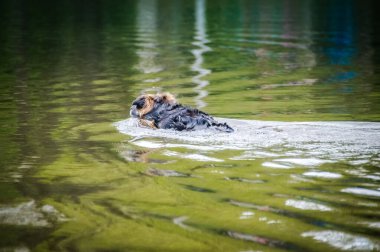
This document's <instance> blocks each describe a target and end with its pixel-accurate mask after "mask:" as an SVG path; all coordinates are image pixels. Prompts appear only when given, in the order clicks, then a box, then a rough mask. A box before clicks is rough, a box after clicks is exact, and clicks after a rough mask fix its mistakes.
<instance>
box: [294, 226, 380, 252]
mask: <svg viewBox="0 0 380 252" xmlns="http://www.w3.org/2000/svg"><path fill="white" fill-rule="evenodd" d="M301 236H302V237H312V238H313V239H314V240H317V241H320V242H324V243H327V244H329V245H330V246H332V247H335V248H338V249H342V250H355V251H356V250H360V251H372V250H378V249H380V245H379V244H377V243H374V242H372V241H371V240H369V239H367V238H365V237H361V236H355V235H351V234H347V233H344V232H339V231H333V230H326V231H310V232H305V233H303V234H302V235H301Z"/></svg>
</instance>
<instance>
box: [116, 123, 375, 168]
mask: <svg viewBox="0 0 380 252" xmlns="http://www.w3.org/2000/svg"><path fill="white" fill-rule="evenodd" d="M217 120H218V121H221V122H227V123H228V124H229V125H231V126H232V127H233V128H234V129H235V132H234V133H222V132H217V131H213V130H201V131H190V132H178V131H173V130H162V129H159V130H152V129H148V128H141V127H139V126H138V125H137V123H136V121H135V120H134V119H127V120H124V121H120V122H117V123H116V124H115V126H116V127H117V129H118V130H119V131H120V132H122V133H124V134H127V135H130V136H132V137H137V138H136V139H137V140H135V141H133V142H132V143H133V144H135V145H138V146H141V147H145V148H179V147H180V148H185V149H188V150H192V151H195V153H198V152H200V151H202V153H203V154H204V153H205V152H215V151H219V150H241V154H239V155H237V156H233V157H229V159H232V160H252V159H256V158H271V157H272V158H273V160H271V163H268V166H271V165H272V166H273V165H276V166H278V167H279V166H281V167H280V168H292V167H299V166H309V167H314V166H319V165H321V164H325V163H334V162H337V161H350V162H352V161H354V160H360V165H363V164H371V165H374V166H380V162H379V160H380V157H379V156H380V152H379V150H380V123H377V122H273V121H253V120H237V119H224V118H218V119H217ZM261 154H262V155H261ZM279 157H282V158H279Z"/></svg>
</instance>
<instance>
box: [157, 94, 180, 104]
mask: <svg viewBox="0 0 380 252" xmlns="http://www.w3.org/2000/svg"><path fill="white" fill-rule="evenodd" d="M159 96H160V97H161V99H160V101H162V102H164V103H176V102H177V101H176V99H175V97H174V95H172V94H170V93H163V94H160V95H159Z"/></svg>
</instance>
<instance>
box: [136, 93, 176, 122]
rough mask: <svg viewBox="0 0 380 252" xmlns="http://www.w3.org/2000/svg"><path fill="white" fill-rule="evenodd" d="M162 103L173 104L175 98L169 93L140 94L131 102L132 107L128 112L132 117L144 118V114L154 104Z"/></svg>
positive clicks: (153, 106) (151, 108)
mask: <svg viewBox="0 0 380 252" xmlns="http://www.w3.org/2000/svg"><path fill="white" fill-rule="evenodd" d="M164 103H168V104H175V103H176V99H175V98H174V96H173V95H172V94H169V93H163V94H156V95H153V94H145V95H141V96H139V97H137V99H136V100H134V101H133V102H132V107H131V110H130V112H129V113H130V115H131V116H132V117H135V118H139V119H144V117H145V115H146V114H148V113H149V112H151V111H152V110H153V109H154V108H155V107H156V106H159V105H162V104H164Z"/></svg>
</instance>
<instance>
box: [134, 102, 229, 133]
mask: <svg viewBox="0 0 380 252" xmlns="http://www.w3.org/2000/svg"><path fill="white" fill-rule="evenodd" d="M143 103H144V101H143V100H142V99H137V100H135V101H134V102H133V104H132V105H133V106H132V108H131V115H132V116H134V117H138V116H136V114H137V113H136V112H135V113H134V112H133V111H132V110H133V109H134V106H135V109H136V108H137V109H138V108H139V107H142V106H143ZM141 119H145V120H149V121H153V122H154V126H155V127H156V128H160V129H174V130H178V131H183V130H186V131H189V130H201V129H206V128H212V129H216V130H219V131H222V132H233V131H234V130H233V129H232V128H231V127H230V126H229V125H227V123H219V122H217V121H216V120H214V118H212V117H211V116H210V115H208V114H207V113H204V112H202V111H200V110H198V109H194V108H190V107H186V106H183V105H181V104H178V103H165V102H164V101H162V100H159V99H158V100H155V103H154V106H153V109H152V110H151V111H150V112H148V113H146V114H145V115H144V116H143V118H141Z"/></svg>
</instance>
